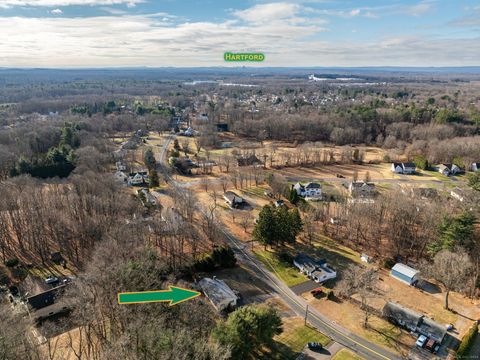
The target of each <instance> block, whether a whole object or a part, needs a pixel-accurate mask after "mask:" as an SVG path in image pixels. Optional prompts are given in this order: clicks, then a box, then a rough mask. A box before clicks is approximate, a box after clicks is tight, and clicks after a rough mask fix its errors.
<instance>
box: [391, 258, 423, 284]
mask: <svg viewBox="0 0 480 360" xmlns="http://www.w3.org/2000/svg"><path fill="white" fill-rule="evenodd" d="M390 275H392V276H393V277H394V278H396V279H398V280H400V281H403V282H404V283H407V284H408V285H413V284H415V283H416V282H417V281H418V275H419V271H418V270H415V269H414V268H412V267H410V266H408V265H405V264H402V263H396V264H395V266H394V267H393V268H392V271H391V272H390Z"/></svg>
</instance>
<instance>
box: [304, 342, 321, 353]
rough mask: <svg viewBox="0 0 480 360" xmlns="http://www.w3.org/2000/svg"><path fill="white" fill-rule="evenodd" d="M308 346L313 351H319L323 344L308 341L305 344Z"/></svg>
mask: <svg viewBox="0 0 480 360" xmlns="http://www.w3.org/2000/svg"><path fill="white" fill-rule="evenodd" d="M307 346H308V348H309V349H310V350H313V351H319V350H322V349H323V345H322V344H320V343H319V342H309V343H308V344H307Z"/></svg>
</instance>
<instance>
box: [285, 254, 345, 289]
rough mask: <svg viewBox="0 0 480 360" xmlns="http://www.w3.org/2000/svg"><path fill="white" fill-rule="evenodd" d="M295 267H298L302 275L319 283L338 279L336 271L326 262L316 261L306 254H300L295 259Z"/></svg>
mask: <svg viewBox="0 0 480 360" xmlns="http://www.w3.org/2000/svg"><path fill="white" fill-rule="evenodd" d="M293 265H294V266H295V267H297V268H298V269H299V270H300V272H301V273H302V274H305V275H307V276H308V277H309V278H311V279H312V280H313V281H315V282H317V283H322V282H325V281H327V280H329V279H335V278H336V277H337V273H336V272H335V270H333V269H332V268H331V267H330V266H328V264H327V262H326V261H325V260H319V261H316V260H314V259H312V258H311V257H310V256H308V255H305V254H298V255H297V256H296V257H295V258H294V259H293Z"/></svg>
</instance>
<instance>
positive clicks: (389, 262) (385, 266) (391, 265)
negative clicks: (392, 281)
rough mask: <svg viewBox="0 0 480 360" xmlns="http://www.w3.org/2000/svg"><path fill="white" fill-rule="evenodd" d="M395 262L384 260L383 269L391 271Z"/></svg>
mask: <svg viewBox="0 0 480 360" xmlns="http://www.w3.org/2000/svg"><path fill="white" fill-rule="evenodd" d="M396 263H397V262H396V261H395V260H394V259H392V258H386V259H385V260H384V261H383V267H384V268H386V269H391V268H392V267H393V266H394V265H395V264H396Z"/></svg>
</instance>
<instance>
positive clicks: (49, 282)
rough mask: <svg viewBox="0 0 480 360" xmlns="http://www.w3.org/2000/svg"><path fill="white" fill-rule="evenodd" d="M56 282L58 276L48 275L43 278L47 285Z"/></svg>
mask: <svg viewBox="0 0 480 360" xmlns="http://www.w3.org/2000/svg"><path fill="white" fill-rule="evenodd" d="M58 282H59V280H58V278H57V277H55V276H49V277H47V278H46V279H45V283H47V284H49V285H52V284H56V283H58Z"/></svg>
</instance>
